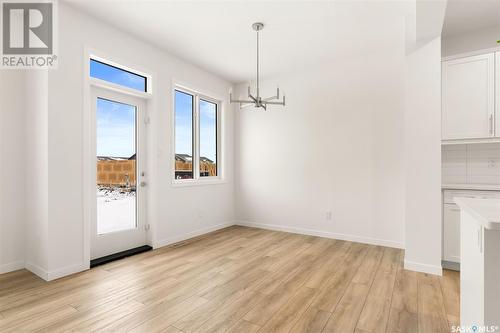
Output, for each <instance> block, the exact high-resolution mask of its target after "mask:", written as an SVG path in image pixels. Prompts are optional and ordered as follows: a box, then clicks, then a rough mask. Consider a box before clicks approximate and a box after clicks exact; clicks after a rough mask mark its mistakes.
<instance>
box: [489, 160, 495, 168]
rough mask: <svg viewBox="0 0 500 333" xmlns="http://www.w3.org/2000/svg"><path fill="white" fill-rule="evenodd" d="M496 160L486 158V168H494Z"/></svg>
mask: <svg viewBox="0 0 500 333" xmlns="http://www.w3.org/2000/svg"><path fill="white" fill-rule="evenodd" d="M496 166H497V162H496V161H495V160H493V159H492V160H488V168H496Z"/></svg>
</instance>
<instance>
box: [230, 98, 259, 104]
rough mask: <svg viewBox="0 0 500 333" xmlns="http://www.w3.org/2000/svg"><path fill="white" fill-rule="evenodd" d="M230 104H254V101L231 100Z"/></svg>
mask: <svg viewBox="0 0 500 333" xmlns="http://www.w3.org/2000/svg"><path fill="white" fill-rule="evenodd" d="M231 103H252V104H253V103H255V101H252V100H245V99H233V100H231Z"/></svg>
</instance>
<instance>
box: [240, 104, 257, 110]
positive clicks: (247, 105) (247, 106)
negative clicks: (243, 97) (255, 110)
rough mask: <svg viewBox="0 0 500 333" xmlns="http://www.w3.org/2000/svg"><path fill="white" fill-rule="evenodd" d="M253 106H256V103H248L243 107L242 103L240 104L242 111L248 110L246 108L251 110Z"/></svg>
mask: <svg viewBox="0 0 500 333" xmlns="http://www.w3.org/2000/svg"><path fill="white" fill-rule="evenodd" d="M251 106H255V103H248V104H245V105H243V104H242V103H240V109H246V108H249V107H251Z"/></svg>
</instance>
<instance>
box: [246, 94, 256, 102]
mask: <svg viewBox="0 0 500 333" xmlns="http://www.w3.org/2000/svg"><path fill="white" fill-rule="evenodd" d="M248 97H250V99H251V100H252V101H253V102H254V103H257V98H255V97H253V96H252V94H250V95H248Z"/></svg>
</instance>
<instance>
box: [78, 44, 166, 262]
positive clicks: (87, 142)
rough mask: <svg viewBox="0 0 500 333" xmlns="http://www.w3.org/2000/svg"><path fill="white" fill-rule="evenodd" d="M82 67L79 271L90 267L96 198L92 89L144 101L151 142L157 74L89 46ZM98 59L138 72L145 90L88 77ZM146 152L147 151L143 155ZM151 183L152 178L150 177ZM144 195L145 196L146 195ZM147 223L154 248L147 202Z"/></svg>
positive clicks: (154, 228)
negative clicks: (93, 174)
mask: <svg viewBox="0 0 500 333" xmlns="http://www.w3.org/2000/svg"><path fill="white" fill-rule="evenodd" d="M82 53H83V54H82V58H83V61H82V67H83V75H82V81H83V112H82V114H83V116H82V132H83V135H82V146H83V147H82V148H83V149H82V217H83V239H82V241H83V242H82V243H83V244H82V247H83V249H82V250H83V262H82V268H83V269H89V268H90V247H91V224H92V210H91V209H92V208H91V205H92V204H93V202H92V198H93V196H94V195H95V194H94V192H95V183H92V181H95V179H92V170H93V169H92V168H95V156H93V155H92V154H93V147H92V142H91V139H92V133H93V131H94V130H95V129H94V127H95V120H94V117H92V112H93V106H92V87H94V86H96V87H99V88H103V89H108V90H112V91H117V92H120V93H123V94H128V95H131V96H134V97H138V98H141V99H143V100H144V102H145V106H146V107H145V114H146V119H147V125H146V126H145V131H146V134H145V136H146V137H147V139H146V141H147V142H148V143H149V142H150V128H149V126H148V125H149V119H150V114H151V113H152V111H153V104H154V95H153V91H154V90H153V87H154V86H153V84H154V82H155V79H156V74H155V73H154V72H153V71H151V70H150V69H148V68H145V67H144V66H142V65H139V64H135V63H133V62H131V61H129V60H127V59H124V58H122V57H120V56H116V55H113V54H108V53H106V52H102V51H100V50H98V49H96V48H93V47H90V46H88V45H84V47H83V52H82ZM91 58H97V59H103V60H105V61H106V62H108V63H110V64H116V65H117V66H118V67H121V68H124V69H130V70H131V71H133V72H137V73H139V74H141V75H143V76H145V77H146V78H147V79H148V91H147V92H140V91H136V90H133V89H128V88H125V87H122V86H120V85H116V84H112V83H109V82H106V81H103V80H99V79H95V78H91V77H90V59H91ZM149 149H150V147H149V146H147V148H146V150H149ZM146 153H148V152H146ZM146 164H147V165H146V172H147V174H149V175H150V174H151V172H150V168H151V165H150V164H149V157H148V161H147V163H146ZM149 180H150V181H151V179H150V178H149ZM149 191H150V187H149V186H147V187H146V193H149ZM146 196H147V194H146ZM145 206H146V208H145V209H146V214H145V215H146V224H147V225H148V226H149V230H147V237H146V244H147V245H150V246H153V244H154V240H155V239H156V238H155V231H156V226H155V224H154V221H150V219H149V212H148V209H149V207H150V203H147V204H146V205H145Z"/></svg>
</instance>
